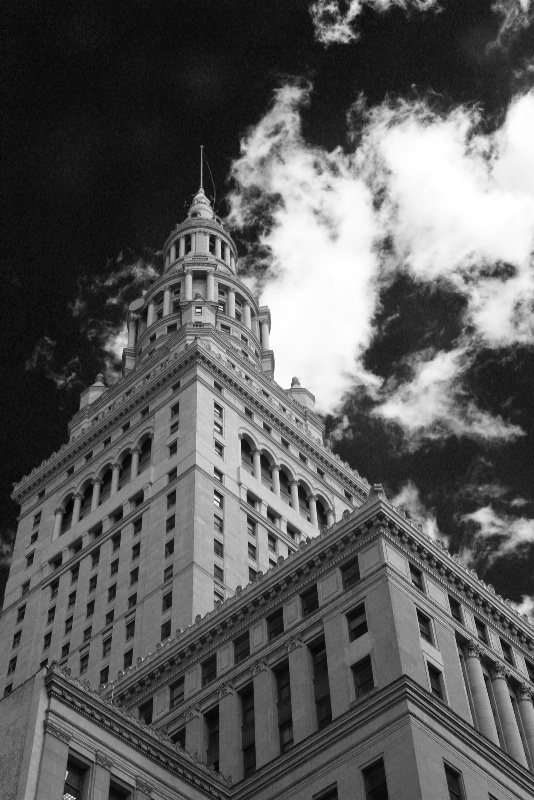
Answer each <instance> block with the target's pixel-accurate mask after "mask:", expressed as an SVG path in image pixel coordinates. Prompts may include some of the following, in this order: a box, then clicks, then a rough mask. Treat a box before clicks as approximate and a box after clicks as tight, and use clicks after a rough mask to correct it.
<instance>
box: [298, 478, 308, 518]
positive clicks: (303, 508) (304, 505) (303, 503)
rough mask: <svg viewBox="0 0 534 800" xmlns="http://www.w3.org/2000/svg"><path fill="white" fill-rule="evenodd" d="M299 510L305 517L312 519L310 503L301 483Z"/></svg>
mask: <svg viewBox="0 0 534 800" xmlns="http://www.w3.org/2000/svg"><path fill="white" fill-rule="evenodd" d="M299 511H300V513H301V515H302V516H303V517H306V519H307V520H308V522H309V521H310V504H309V503H308V497H307V494H306V492H305V490H304V488H303V487H302V486H301V485H300V484H299Z"/></svg>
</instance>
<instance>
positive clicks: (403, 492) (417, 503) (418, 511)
mask: <svg viewBox="0 0 534 800" xmlns="http://www.w3.org/2000/svg"><path fill="white" fill-rule="evenodd" d="M390 502H391V503H392V504H393V505H394V506H397V507H398V508H402V509H403V511H406V512H407V513H408V515H409V516H410V517H411V519H413V520H414V521H415V522H418V523H419V524H420V525H421V526H422V528H423V530H424V532H425V533H426V534H427V536H430V537H431V538H432V539H440V540H441V541H442V542H443V543H444V544H445V545H447V543H448V540H447V537H446V536H444V535H443V534H442V533H440V530H439V528H438V523H437V519H436V515H435V513H434V511H433V510H431V509H428V508H427V507H426V506H425V504H424V503H423V501H422V499H421V494H420V492H419V489H418V488H417V486H416V485H415V483H413V481H406V483H405V484H404V485H403V486H402V487H401V489H400V490H399V492H397V494H396V495H395V497H392V498H391V499H390Z"/></svg>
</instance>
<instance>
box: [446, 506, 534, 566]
mask: <svg viewBox="0 0 534 800" xmlns="http://www.w3.org/2000/svg"><path fill="white" fill-rule="evenodd" d="M460 521H461V522H463V523H464V524H466V525H467V526H468V527H470V528H471V529H473V530H474V533H475V546H474V551H475V552H477V553H478V557H479V558H480V556H483V557H484V558H485V560H486V563H487V564H492V563H493V562H494V561H495V560H496V559H497V558H499V557H501V556H503V555H507V554H509V553H513V552H515V551H517V550H518V549H521V548H522V547H525V546H528V545H531V544H534V519H531V518H529V517H523V516H522V517H516V516H513V515H511V514H508V513H505V512H500V511H496V510H495V508H494V507H493V506H492V505H487V506H484V507H483V508H479V509H477V511H474V512H472V513H471V514H464V515H462V517H461V518H460ZM472 549H473V548H472Z"/></svg>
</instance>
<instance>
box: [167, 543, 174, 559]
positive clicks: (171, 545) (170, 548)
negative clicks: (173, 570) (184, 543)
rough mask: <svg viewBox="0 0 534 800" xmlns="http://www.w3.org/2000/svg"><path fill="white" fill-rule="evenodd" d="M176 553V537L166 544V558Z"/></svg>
mask: <svg viewBox="0 0 534 800" xmlns="http://www.w3.org/2000/svg"><path fill="white" fill-rule="evenodd" d="M173 553H174V539H171V540H170V541H168V542H166V544H165V558H169V556H172V554H173Z"/></svg>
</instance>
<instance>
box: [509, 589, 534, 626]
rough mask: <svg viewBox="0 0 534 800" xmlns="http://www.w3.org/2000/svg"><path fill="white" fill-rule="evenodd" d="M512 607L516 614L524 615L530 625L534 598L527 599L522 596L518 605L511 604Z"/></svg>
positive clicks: (527, 597)
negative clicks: (528, 619) (528, 618)
mask: <svg viewBox="0 0 534 800" xmlns="http://www.w3.org/2000/svg"><path fill="white" fill-rule="evenodd" d="M512 605H513V606H514V608H515V610H516V611H517V613H518V614H524V615H526V616H527V617H530V624H532V618H533V617H534V597H529V596H528V595H526V594H524V595H523V597H522V598H521V602H520V603H513V604H512Z"/></svg>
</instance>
